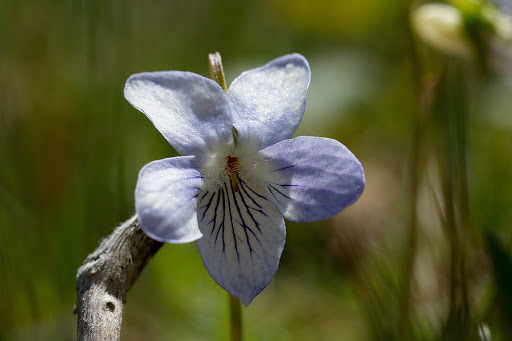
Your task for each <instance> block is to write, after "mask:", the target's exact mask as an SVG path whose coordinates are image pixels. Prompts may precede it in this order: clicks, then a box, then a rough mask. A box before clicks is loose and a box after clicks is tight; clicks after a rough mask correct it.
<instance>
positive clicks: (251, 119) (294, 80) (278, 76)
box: [227, 53, 311, 151]
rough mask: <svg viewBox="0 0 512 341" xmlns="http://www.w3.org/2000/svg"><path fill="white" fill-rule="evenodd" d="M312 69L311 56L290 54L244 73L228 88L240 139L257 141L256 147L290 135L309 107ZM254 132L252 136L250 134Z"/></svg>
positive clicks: (261, 147) (241, 140) (254, 142)
mask: <svg viewBox="0 0 512 341" xmlns="http://www.w3.org/2000/svg"><path fill="white" fill-rule="evenodd" d="M310 78H311V73H310V70H309V64H308V62H307V60H306V59H305V58H304V57H303V56H301V55H300V54H297V53H295V54H289V55H285V56H282V57H279V58H277V59H274V60H272V61H271V62H269V63H268V64H266V65H264V66H262V67H259V68H257V69H253V70H249V71H246V72H244V73H242V74H241V75H240V76H239V77H238V78H236V79H235V80H234V81H233V83H232V84H231V86H230V87H229V89H228V92H227V97H228V98H229V101H230V102H231V105H232V106H233V116H234V120H235V126H236V128H237V129H238V131H239V133H240V134H239V142H240V145H241V146H242V147H243V143H244V140H245V139H248V140H251V141H252V144H256V147H255V148H256V151H257V150H260V149H263V148H265V147H267V146H270V145H272V144H274V143H276V142H279V141H281V140H284V139H287V138H290V137H291V136H292V135H293V133H294V132H295V130H296V129H297V127H298V125H299V123H300V121H301V119H302V116H303V115H304V109H305V107H306V94H307V91H308V86H309V81H310ZM248 135H250V136H248Z"/></svg>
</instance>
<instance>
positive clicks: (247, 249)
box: [196, 177, 286, 306]
mask: <svg viewBox="0 0 512 341" xmlns="http://www.w3.org/2000/svg"><path fill="white" fill-rule="evenodd" d="M264 193H265V192H264V191H263V189H261V188H259V187H258V186H255V185H253V184H251V183H249V182H245V181H243V179H241V178H239V177H238V178H237V179H227V180H226V181H225V182H224V183H223V184H222V185H221V186H220V187H219V188H218V189H217V190H214V191H212V190H210V191H208V190H205V191H203V192H202V193H201V194H200V196H199V197H198V204H197V220H198V222H199V228H200V230H201V232H202V234H203V238H201V239H199V240H197V241H196V244H197V248H198V250H199V253H200V254H201V258H202V260H203V264H204V265H205V267H206V270H207V271H208V273H209V274H210V276H212V278H213V280H214V281H215V282H216V283H217V284H218V285H220V286H221V287H222V288H224V289H225V290H226V291H227V292H229V293H230V294H231V295H233V296H235V297H237V298H239V299H240V300H241V301H242V303H243V304H244V305H245V306H248V305H249V304H250V303H251V301H252V300H253V298H254V297H256V295H258V294H259V293H260V292H261V291H262V290H263V289H264V288H265V287H266V286H267V285H268V284H269V283H270V281H271V280H272V277H274V274H275V273H276V271H277V268H278V266H279V260H280V258H281V253H282V252H283V248H284V244H285V238H286V230H285V225H284V220H283V218H282V217H281V215H280V214H279V212H278V210H277V208H276V206H275V204H274V203H273V201H272V200H270V199H269V198H267V197H265V195H264Z"/></svg>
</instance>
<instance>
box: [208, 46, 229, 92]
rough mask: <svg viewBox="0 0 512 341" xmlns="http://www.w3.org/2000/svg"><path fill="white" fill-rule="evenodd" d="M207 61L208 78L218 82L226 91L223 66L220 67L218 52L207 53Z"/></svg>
mask: <svg viewBox="0 0 512 341" xmlns="http://www.w3.org/2000/svg"><path fill="white" fill-rule="evenodd" d="M208 61H209V65H210V78H211V79H213V80H214V81H216V82H217V83H219V85H220V87H221V88H222V90H224V92H227V91H228V87H227V86H226V77H224V68H223V67H222V58H221V57H220V53H218V52H215V53H210V54H208Z"/></svg>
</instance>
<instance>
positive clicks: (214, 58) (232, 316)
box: [208, 52, 243, 341]
mask: <svg viewBox="0 0 512 341" xmlns="http://www.w3.org/2000/svg"><path fill="white" fill-rule="evenodd" d="M208 62H209V63H208V64H209V66H210V78H211V79H213V80H214V81H216V82H217V83H218V84H219V85H220V87H221V88H222V90H224V92H227V91H228V88H227V86H226V77H225V76H224V68H223V67H222V58H221V57H220V53H219V52H215V53H210V54H208ZM236 137H237V133H236V129H235V127H233V138H234V139H235V143H236ZM228 299H229V321H230V323H231V341H242V340H243V337H242V334H243V330H242V329H243V328H242V305H241V302H240V300H239V299H238V298H236V297H234V296H232V295H230V294H229V293H228Z"/></svg>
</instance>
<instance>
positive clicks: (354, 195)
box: [244, 136, 365, 222]
mask: <svg viewBox="0 0 512 341" xmlns="http://www.w3.org/2000/svg"><path fill="white" fill-rule="evenodd" d="M258 154H259V155H257V156H255V157H253V158H252V159H248V160H247V161H244V162H246V163H247V164H245V165H244V167H245V168H249V167H250V166H249V164H253V165H254V166H253V174H254V176H255V177H257V178H259V179H260V180H262V181H263V182H264V183H265V184H266V187H267V190H268V193H269V195H270V196H271V198H272V199H273V200H274V201H275V203H276V205H277V207H278V208H279V211H280V212H281V214H283V216H284V217H285V218H287V219H288V220H290V221H293V222H309V221H316V220H321V219H325V218H328V217H331V216H333V215H335V214H337V213H339V212H341V211H342V210H343V209H345V208H346V207H348V206H350V205H351V204H353V203H354V202H355V201H356V200H357V199H358V198H359V196H360V195H361V193H362V191H363V188H364V183H365V180H364V172H363V167H362V166H361V163H360V162H359V161H358V160H357V159H356V157H355V156H354V155H353V154H352V153H351V152H350V151H349V150H348V149H347V148H346V147H345V146H344V145H342V144H341V143H339V142H338V141H336V140H332V139H327V138H321V137H309V136H300V137H296V138H294V139H292V140H286V141H281V142H279V143H277V144H275V145H272V146H270V147H267V148H265V149H264V150H262V151H260V153H258Z"/></svg>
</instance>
